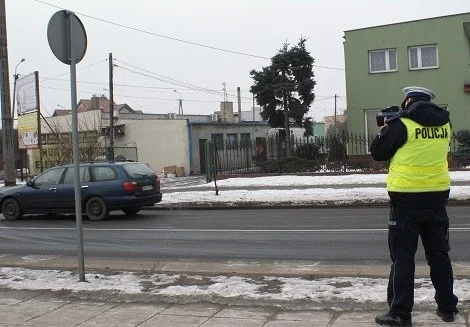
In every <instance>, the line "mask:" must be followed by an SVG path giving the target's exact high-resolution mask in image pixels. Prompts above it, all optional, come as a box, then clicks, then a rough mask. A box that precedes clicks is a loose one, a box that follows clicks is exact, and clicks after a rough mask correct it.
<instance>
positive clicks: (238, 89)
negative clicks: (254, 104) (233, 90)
mask: <svg viewBox="0 0 470 327" xmlns="http://www.w3.org/2000/svg"><path fill="white" fill-rule="evenodd" d="M237 101H238V122H239V123H241V122H242V96H241V91H240V87H237Z"/></svg>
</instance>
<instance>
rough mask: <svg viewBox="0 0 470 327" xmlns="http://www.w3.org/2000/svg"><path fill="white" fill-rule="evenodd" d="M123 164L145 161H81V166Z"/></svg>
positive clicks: (70, 164) (69, 165)
mask: <svg viewBox="0 0 470 327" xmlns="http://www.w3.org/2000/svg"><path fill="white" fill-rule="evenodd" d="M123 164H141V165H143V163H141V162H138V161H132V160H129V161H87V162H83V161H82V162H80V163H79V166H80V167H85V166H93V165H101V166H102V165H105V166H114V165H123ZM73 166H74V164H73V163H66V164H60V165H57V166H53V167H50V168H55V167H73Z"/></svg>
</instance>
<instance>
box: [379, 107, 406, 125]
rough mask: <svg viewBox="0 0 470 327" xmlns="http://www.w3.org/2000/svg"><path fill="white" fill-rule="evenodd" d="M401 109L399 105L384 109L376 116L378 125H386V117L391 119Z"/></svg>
mask: <svg viewBox="0 0 470 327" xmlns="http://www.w3.org/2000/svg"><path fill="white" fill-rule="evenodd" d="M399 111H400V107H398V106H391V107H388V108H385V109H382V110H381V111H380V112H378V113H377V115H376V116H375V118H376V119H377V126H379V127H381V126H383V125H385V118H386V119H390V118H392V117H393V116H395V115H397V114H398V112H399Z"/></svg>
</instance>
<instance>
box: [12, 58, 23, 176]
mask: <svg viewBox="0 0 470 327" xmlns="http://www.w3.org/2000/svg"><path fill="white" fill-rule="evenodd" d="M25 60H26V59H24V58H22V59H21V60H20V62H19V63H17V64H16V66H15V74H14V75H13V104H12V105H11V119H12V122H13V120H14V119H15V103H16V81H17V80H18V77H19V76H18V74H17V73H16V70H17V69H18V66H19V65H20V64H21V63H22V62H23V61H25ZM12 125H13V124H12ZM11 137H13V135H11ZM20 176H21V181H23V157H22V154H21V152H20Z"/></svg>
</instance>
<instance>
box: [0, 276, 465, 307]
mask: <svg viewBox="0 0 470 327" xmlns="http://www.w3.org/2000/svg"><path fill="white" fill-rule="evenodd" d="M183 277H184V280H185V283H183V284H182V285H178V280H179V279H180V278H183ZM191 280H193V281H194V283H193V285H191V283H188V281H191ZM201 280H204V283H201ZM387 282H388V281H387V279H385V278H364V277H335V278H318V279H305V278H299V277H271V276H265V277H261V278H258V279H256V280H255V279H254V278H250V277H241V276H214V277H208V276H198V275H167V274H153V275H145V274H142V273H135V272H121V273H116V274H111V275H103V274H95V273H93V274H86V282H83V283H80V282H78V276H77V275H76V274H73V273H72V272H70V271H60V270H31V269H25V268H10V267H4V268H0V287H5V288H10V289H17V290H22V289H28V290H53V291H60V290H68V291H72V292H79V291H100V290H106V291H114V292H118V293H119V294H122V295H125V294H130V295H132V294H140V293H146V294H154V295H166V296H193V297H194V296H208V295H211V296H217V297H223V298H234V297H239V298H244V299H251V300H275V301H292V300H308V301H312V302H330V301H355V302H359V303H366V302H369V301H370V302H375V303H377V302H384V301H385V294H386V289H387ZM149 285H153V286H149ZM272 285H276V286H275V288H276V290H275V291H272V289H273V286H272ZM269 290H271V291H269ZM454 291H455V294H456V295H457V296H458V297H459V300H460V301H461V302H463V301H469V300H470V280H468V279H458V280H455V284H454ZM433 302H434V289H433V287H432V284H431V281H430V280H429V279H428V278H418V279H416V280H415V303H417V304H418V303H433Z"/></svg>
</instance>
